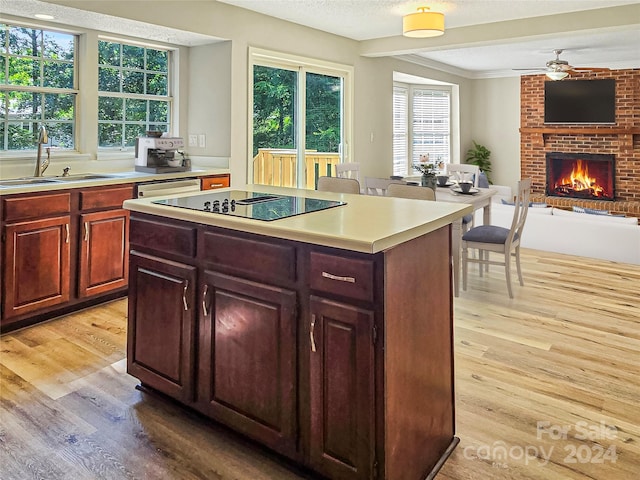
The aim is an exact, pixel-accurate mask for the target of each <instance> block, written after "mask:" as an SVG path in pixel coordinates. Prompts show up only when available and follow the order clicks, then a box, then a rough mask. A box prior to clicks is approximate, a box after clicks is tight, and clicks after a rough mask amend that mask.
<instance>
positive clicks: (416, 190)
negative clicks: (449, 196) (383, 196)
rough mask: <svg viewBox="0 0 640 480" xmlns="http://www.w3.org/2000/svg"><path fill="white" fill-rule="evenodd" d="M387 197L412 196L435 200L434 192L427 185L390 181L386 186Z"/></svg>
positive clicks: (417, 198)
mask: <svg viewBox="0 0 640 480" xmlns="http://www.w3.org/2000/svg"><path fill="white" fill-rule="evenodd" d="M387 197H398V198H413V199H416V200H432V201H435V199H436V193H435V192H434V191H433V189H431V188H427V187H419V186H417V185H402V184H399V183H392V184H391V185H389V187H388V188H387Z"/></svg>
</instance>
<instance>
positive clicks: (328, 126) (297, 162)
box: [248, 49, 352, 189]
mask: <svg viewBox="0 0 640 480" xmlns="http://www.w3.org/2000/svg"><path fill="white" fill-rule="evenodd" d="M251 63H252V76H251V77H250V82H251V85H252V87H253V95H252V97H251V103H252V106H251V108H252V112H251V119H252V128H251V133H252V141H251V144H250V148H251V149H250V151H251V152H252V157H251V158H250V159H249V169H248V171H249V178H252V179H253V183H260V184H267V185H278V186H286V187H301V188H311V189H313V188H315V181H316V179H317V177H318V176H320V175H335V165H336V164H338V163H340V162H342V161H349V160H347V159H348V158H349V151H348V144H349V141H348V139H349V137H350V132H351V125H350V120H349V119H350V110H351V100H350V99H351V94H350V92H351V78H352V68H351V67H349V66H344V65H337V64H329V63H326V62H321V61H319V60H312V59H305V58H301V57H295V56H289V55H285V54H278V53H274V52H266V51H261V50H258V49H251Z"/></svg>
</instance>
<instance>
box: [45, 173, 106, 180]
mask: <svg viewBox="0 0 640 480" xmlns="http://www.w3.org/2000/svg"><path fill="white" fill-rule="evenodd" d="M102 178H113V177H112V176H111V175H103V174H100V173H79V174H77V175H69V176H67V177H55V178H52V179H51V180H53V181H54V182H76V181H79V180H100V179H102Z"/></svg>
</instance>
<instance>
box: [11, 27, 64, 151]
mask: <svg viewBox="0 0 640 480" xmlns="http://www.w3.org/2000/svg"><path fill="white" fill-rule="evenodd" d="M76 43H77V37H76V36H75V35H72V34H68V33H61V32H55V31H49V30H44V29H39V28H31V27H24V26H20V25H13V24H6V23H3V24H0V151H16V150H32V149H34V148H35V145H36V141H37V135H38V127H39V125H40V124H44V125H45V126H46V127H47V131H48V137H49V144H50V145H51V146H56V147H59V148H65V149H74V148H75V141H74V132H75V112H76V96H77V90H76V88H75V86H76V62H75V52H76V50H77V49H76Z"/></svg>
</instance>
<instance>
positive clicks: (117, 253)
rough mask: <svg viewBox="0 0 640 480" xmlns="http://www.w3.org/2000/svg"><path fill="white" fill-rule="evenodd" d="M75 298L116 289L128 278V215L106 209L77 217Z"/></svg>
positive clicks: (125, 283)
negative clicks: (77, 256) (77, 241)
mask: <svg viewBox="0 0 640 480" xmlns="http://www.w3.org/2000/svg"><path fill="white" fill-rule="evenodd" d="M80 226H81V232H82V233H81V235H82V238H81V240H80V256H79V261H78V296H79V297H87V296H90V295H96V294H99V293H103V292H106V291H109V290H113V289H116V288H120V287H126V286H127V283H128V279H129V242H128V239H129V212H127V211H126V210H122V209H120V210H110V211H106V212H96V213H86V214H82V215H80Z"/></svg>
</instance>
